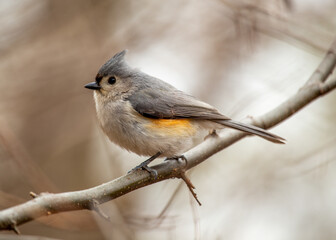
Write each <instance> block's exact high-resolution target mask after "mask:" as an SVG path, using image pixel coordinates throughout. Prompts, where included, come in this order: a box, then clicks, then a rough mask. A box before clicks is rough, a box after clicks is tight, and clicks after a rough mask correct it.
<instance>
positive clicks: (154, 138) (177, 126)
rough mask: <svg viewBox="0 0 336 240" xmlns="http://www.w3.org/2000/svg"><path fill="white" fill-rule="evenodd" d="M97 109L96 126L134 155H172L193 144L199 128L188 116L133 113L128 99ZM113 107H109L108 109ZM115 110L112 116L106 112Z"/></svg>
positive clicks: (185, 149) (180, 152) (182, 151)
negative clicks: (97, 124)
mask: <svg viewBox="0 0 336 240" xmlns="http://www.w3.org/2000/svg"><path fill="white" fill-rule="evenodd" d="M106 107H107V106H105V108H104V111H99V110H98V109H97V115H98V119H99V122H100V125H101V127H102V129H103V131H104V132H105V134H106V135H107V136H108V137H109V139H110V140H111V141H112V142H114V143H115V144H117V145H119V146H120V147H122V148H124V149H126V150H128V151H131V152H134V153H136V154H138V155H143V156H153V155H154V154H156V153H157V152H161V153H162V154H161V156H164V157H174V156H178V155H181V154H183V153H184V152H185V151H187V150H189V149H190V148H192V147H193V146H194V145H196V143H197V141H196V139H199V138H198V135H199V133H200V132H201V131H199V130H200V129H198V124H196V123H195V122H194V121H196V120H191V119H152V118H147V117H144V116H142V115H141V114H139V113H138V112H136V111H135V110H134V109H133V108H132V107H131V106H130V105H128V102H123V103H122V104H117V103H114V104H109V106H108V108H110V111H106ZM112 108H113V109H112ZM108 112H110V113H111V112H113V113H115V114H114V116H113V117H111V115H106V114H107V113H108Z"/></svg>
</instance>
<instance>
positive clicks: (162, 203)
mask: <svg viewBox="0 0 336 240" xmlns="http://www.w3.org/2000/svg"><path fill="white" fill-rule="evenodd" d="M335 12H336V2H335V1H334V0H321V1H314V0H271V1H266V0H258V1H257V0H255V1H253V0H250V1H248V0H238V1H237V0H209V1H201V0H189V1H187V0H172V1H154V0H139V1H131V0H126V1H125V0H113V1H112V0H111V1H108V0H99V1H91V0H73V1H65V0H58V1H53V0H44V1H38V0H19V1H12V0H2V1H0V26H1V27H0V209H4V208H7V207H10V206H13V205H16V204H19V203H22V202H25V201H27V200H29V199H30V196H29V192H30V191H33V192H36V193H39V192H64V191H74V190H81V189H85V188H89V187H93V186H96V185H98V184H101V183H104V182H107V181H110V180H112V179H114V178H117V177H119V176H121V175H123V174H125V173H126V172H127V171H128V170H129V169H131V168H132V167H134V166H136V165H137V164H139V163H140V162H141V161H143V160H144V158H143V157H138V156H136V155H135V154H132V153H128V152H127V151H125V150H122V149H120V148H119V147H117V146H115V145H113V144H111V143H110V142H109V140H108V139H107V138H106V137H105V136H104V134H103V133H102V131H101V130H100V129H99V126H98V123H97V120H96V116H95V109H94V103H93V98H92V92H91V91H89V90H87V89H85V88H84V87H83V86H84V84H86V83H88V82H91V81H93V80H94V78H95V75H96V73H97V71H98V69H99V68H100V66H101V65H102V64H103V63H104V62H105V61H106V60H107V59H109V58H110V57H111V56H112V55H114V54H115V53H116V52H118V51H121V50H123V49H128V50H129V52H128V54H127V56H126V59H127V60H128V62H129V63H130V64H131V65H132V66H134V67H138V68H139V69H141V70H142V71H144V72H146V73H149V74H151V75H153V76H155V77H158V78H161V79H163V80H165V81H167V82H169V83H171V84H173V85H175V86H176V87H177V88H179V89H181V90H184V91H186V92H188V93H190V94H192V95H195V96H196V97H198V98H200V99H202V100H204V101H207V102H209V103H210V104H212V105H214V106H216V107H217V108H218V109H219V110H220V111H221V112H222V113H224V114H225V115H228V116H230V117H232V118H234V119H236V120H240V119H243V118H245V117H246V116H258V115H260V114H263V113H265V112H267V111H269V110H271V109H273V108H274V107H276V106H277V105H278V104H280V103H282V102H283V101H285V100H286V99H287V98H288V97H290V96H292V95H293V94H295V93H296V91H297V90H298V89H299V88H300V87H301V86H302V85H303V84H304V83H305V81H306V80H307V79H308V77H309V76H310V75H311V73H312V72H313V71H314V70H315V69H316V67H317V66H318V64H319V63H320V61H321V59H322V58H323V56H324V54H325V52H326V51H327V49H328V48H329V46H330V44H331V42H332V41H333V38H334V36H335V30H336V15H335ZM335 104H336V94H335V92H332V93H330V94H329V95H327V96H325V97H323V98H321V99H318V100H317V101H315V102H314V103H313V104H310V105H309V106H308V107H306V108H304V109H303V110H302V111H300V112H299V113H297V114H296V115H294V116H293V117H291V118H290V119H288V120H287V121H285V122H284V123H282V124H281V125H279V126H277V127H275V128H274V129H272V131H273V132H274V133H276V134H278V135H280V136H282V137H284V138H286V139H287V141H288V142H287V144H286V145H284V146H279V145H276V144H271V143H269V142H267V141H264V140H263V139H261V138H257V137H251V138H246V139H243V140H242V141H240V142H239V143H237V144H234V145H233V146H231V147H229V148H228V149H225V150H224V151H222V152H220V153H218V154H216V155H215V156H213V157H211V158H210V159H208V160H207V161H205V162H204V163H202V164H201V165H199V166H197V167H196V168H194V169H192V170H191V171H190V172H189V176H190V178H191V180H192V182H193V183H194V185H195V186H196V192H197V194H198V197H199V199H200V201H201V202H202V204H203V205H202V206H201V207H199V206H198V205H197V203H196V202H195V200H194V199H193V198H192V197H191V196H190V193H189V191H188V189H187V187H186V186H185V185H184V184H182V183H181V181H180V180H169V181H165V182H162V183H158V184H155V185H152V186H148V187H146V188H143V189H139V190H137V191H134V192H132V193H130V194H127V195H126V196H123V197H120V198H119V199H117V200H115V201H111V202H108V203H106V204H103V205H102V209H103V210H104V212H105V213H106V214H108V215H109V216H110V217H111V222H107V221H105V220H104V219H102V218H101V217H100V216H98V215H97V214H96V213H92V212H89V211H77V212H71V213H62V214H57V215H52V216H49V217H46V218H41V219H38V220H37V221H33V222H30V223H27V224H24V225H23V226H20V227H19V229H20V230H21V232H22V233H23V234H27V235H38V236H47V237H53V238H59V239H84V240H85V239H182V238H183V239H239V240H245V239H287V240H291V239H293V240H294V239H295V240H297V239H305V240H310V239H335V238H336V229H335V227H334V223H335V221H336V206H335V201H336V188H335V181H336V164H335V161H334V160H335V158H336V148H335V143H336V126H335V122H336V108H335ZM160 161H162V159H159V160H157V161H156V163H157V162H160ZM1 234H13V233H12V232H2V233H1ZM3 237H4V236H3Z"/></svg>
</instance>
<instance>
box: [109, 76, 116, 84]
mask: <svg viewBox="0 0 336 240" xmlns="http://www.w3.org/2000/svg"><path fill="white" fill-rule="evenodd" d="M116 81H117V80H116V78H115V77H113V76H112V77H109V79H108V80H107V82H108V83H109V84H111V85H112V84H115V82H116Z"/></svg>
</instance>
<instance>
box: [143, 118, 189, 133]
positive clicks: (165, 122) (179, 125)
mask: <svg viewBox="0 0 336 240" xmlns="http://www.w3.org/2000/svg"><path fill="white" fill-rule="evenodd" d="M148 125H149V128H150V129H151V130H152V131H155V132H156V133H157V134H160V135H162V136H165V135H166V136H167V135H169V136H181V137H182V136H183V137H188V136H192V135H194V134H195V131H196V129H195V128H194V126H193V124H192V123H191V120H189V119H150V124H148Z"/></svg>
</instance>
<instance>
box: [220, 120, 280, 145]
mask: <svg viewBox="0 0 336 240" xmlns="http://www.w3.org/2000/svg"><path fill="white" fill-rule="evenodd" d="M215 122H217V123H220V124H222V125H224V126H226V127H230V128H234V129H237V130H240V131H243V132H247V133H251V134H254V135H257V136H259V137H262V138H264V139H266V140H268V141H271V142H274V143H281V144H284V143H285V141H286V140H285V139H284V138H282V137H279V136H277V135H275V134H273V133H271V132H269V131H266V130H265V129H262V128H259V127H256V126H253V125H248V124H244V123H241V122H236V121H233V120H224V121H215Z"/></svg>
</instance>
